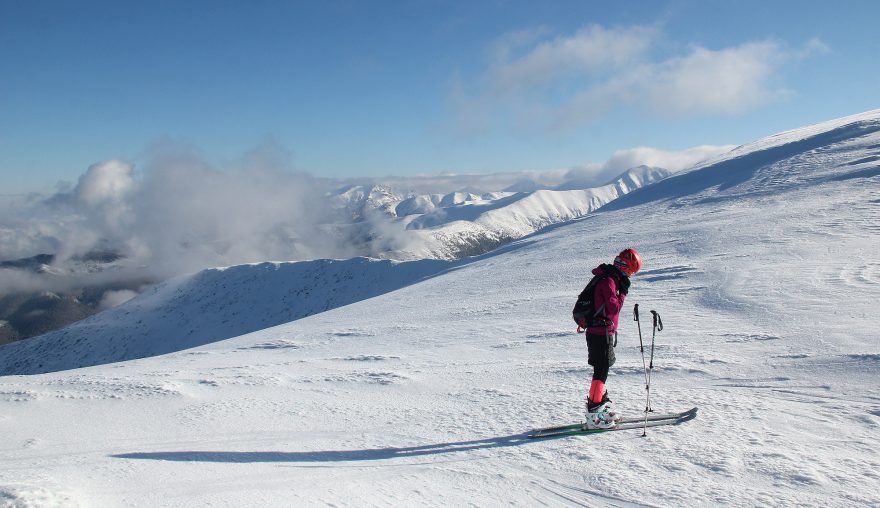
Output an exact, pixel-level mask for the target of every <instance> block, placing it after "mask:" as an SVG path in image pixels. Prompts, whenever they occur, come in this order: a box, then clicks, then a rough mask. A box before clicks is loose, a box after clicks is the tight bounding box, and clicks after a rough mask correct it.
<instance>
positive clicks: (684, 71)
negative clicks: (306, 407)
mask: <svg viewBox="0 0 880 508" xmlns="http://www.w3.org/2000/svg"><path fill="white" fill-rule="evenodd" d="M616 3H617V2H589V1H571V2H553V1H548V2H530V1H522V2H518V1H500V0H498V1H479V2H464V1H428V0H412V1H401V2H392V1H371V2H367V1H332V0H328V1H320V2H295V1H284V2H282V1H277V2H268V1H250V2H228V1H204V2H202V1H164V0H161V1H150V2H133V1H121V2H120V1H108V2H95V1H87V0H84V1H81V2H68V1H29V2H24V1H17V0H0V194H9V193H19V192H25V191H47V190H51V189H52V188H53V186H55V184H56V183H57V182H59V181H62V182H63V181H67V182H72V183H75V182H76V180H77V178H78V177H79V176H80V175H81V174H82V173H83V172H84V171H85V170H86V169H87V168H88V166H89V165H91V164H93V163H96V162H99V161H103V160H108V159H122V160H124V161H127V162H129V163H132V164H134V165H135V167H136V168H138V167H140V166H142V165H143V162H144V160H145V158H146V157H147V156H146V154H147V153H148V151H149V150H150V147H151V146H155V145H156V143H159V142H163V141H166V140H173V141H175V142H178V143H186V144H189V145H192V146H194V147H197V148H198V150H199V151H200V152H201V154H202V155H203V157H204V158H205V159H206V160H208V161H209V162H211V163H212V164H217V165H221V166H222V165H223V163H224V161H229V160H234V159H236V158H239V157H241V156H242V155H243V154H245V153H247V152H248V151H249V150H252V149H254V148H255V147H258V146H261V145H265V144H267V143H274V144H277V145H280V146H282V147H284V148H285V149H286V150H288V151H289V153H290V154H291V160H292V165H293V167H295V168H296V169H297V170H300V171H305V172H308V173H311V174H313V175H316V176H325V177H359V176H383V175H413V174H434V173H440V172H456V173H485V172H500V171H519V170H547V169H558V168H571V167H576V166H580V165H584V164H587V163H590V162H602V161H604V160H606V159H608V158H609V157H611V156H612V155H613V154H614V153H615V152H616V151H619V150H625V149H629V148H634V147H639V146H643V147H653V148H657V149H661V150H668V151H676V150H683V149H686V148H689V147H694V146H697V145H726V144H739V143H744V142H748V141H751V140H753V139H755V138H758V137H761V136H764V135H767V134H771V133H774V132H777V131H781V130H785V129H789V128H795V127H799V126H802V125H806V124H810V123H815V122H819V121H823V120H829V119H832V118H837V117H841V116H845V115H848V114H853V113H857V112H861V111H865V110H869V109H875V108H878V107H880V86H878V84H880V79H878V78H880V75H878V74H880V71H878V68H880V66H878V65H877V62H878V60H877V55H878V54H880V36H878V35H877V34H876V20H877V19H880V2H873V1H868V0H865V1H841V2H814V1H804V0H800V1H791V2H789V1H773V2H766V1H757V2H746V1H741V2H729V1H724V2H722V1H684V0H678V1H676V0H671V1H666V2H662V1H644V2H619V3H621V4H624V5H623V6H622V7H620V6H616V5H615V4H616Z"/></svg>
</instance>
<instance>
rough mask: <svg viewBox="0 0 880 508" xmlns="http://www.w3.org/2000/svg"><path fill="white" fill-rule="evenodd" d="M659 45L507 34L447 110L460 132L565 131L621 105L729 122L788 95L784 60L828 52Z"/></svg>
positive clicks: (628, 36)
mask: <svg viewBox="0 0 880 508" xmlns="http://www.w3.org/2000/svg"><path fill="white" fill-rule="evenodd" d="M663 38H664V34H663V32H662V30H661V29H660V28H658V27H649V26H628V27H613V28H607V27H603V26H600V25H588V26H586V27H584V28H582V29H580V30H578V31H577V32H575V33H573V34H562V35H560V34H552V33H551V32H549V31H548V30H547V29H546V28H541V29H536V30H532V31H524V32H518V33H515V34H509V35H506V36H503V37H502V38H500V39H499V41H498V42H496V43H495V44H494V45H493V48H492V50H491V51H490V52H489V55H490V58H489V61H488V62H487V64H486V66H485V67H484V69H483V71H482V72H481V74H480V75H477V76H471V77H469V78H465V77H462V76H458V77H457V78H456V79H455V82H454V88H453V89H452V90H451V93H450V97H451V100H450V103H451V104H452V105H453V106H454V107H455V108H457V114H458V115H459V118H460V119H463V120H465V121H466V126H468V127H471V128H473V127H474V126H480V127H481V128H482V129H483V130H487V129H489V128H490V127H491V126H492V125H495V124H501V123H503V124H508V125H509V124H513V125H517V124H524V125H530V126H535V125H538V126H542V127H544V128H548V129H571V128H574V127H578V126H581V125H584V124H589V123H592V122H596V121H598V120H600V119H601V118H603V117H604V116H605V115H606V114H607V113H609V112H610V111H612V110H614V109H615V108H617V107H619V106H622V105H627V106H630V107H634V108H635V109H636V110H637V111H641V112H642V113H643V114H648V115H664V116H692V115H732V114H739V113H743V112H746V111H749V110H752V109H755V108H758V107H761V106H763V105H765V104H768V103H770V102H772V101H774V100H777V99H779V98H780V97H785V96H786V95H788V94H789V93H790V90H788V89H787V88H786V87H785V85H784V84H783V83H782V79H781V71H782V69H783V67H784V65H785V64H786V63H788V62H790V61H793V60H800V59H805V58H809V57H811V56H813V55H816V54H821V53H827V52H828V51H830V49H829V48H828V47H827V45H825V44H824V43H823V42H822V41H821V40H820V39H818V38H815V39H811V40H810V41H808V42H807V43H806V44H805V45H804V46H803V47H802V48H790V47H789V46H788V45H787V44H785V43H783V42H780V41H776V40H758V41H747V42H743V43H742V44H739V45H735V46H731V47H726V48H720V49H710V48H706V47H703V46H701V45H691V46H689V47H688V48H687V49H686V50H684V51H683V52H681V53H680V54H672V55H664V56H662V57H661V56H658V51H656V50H655V48H658V47H659V46H660V45H661V42H662V41H663ZM452 98H454V99H452Z"/></svg>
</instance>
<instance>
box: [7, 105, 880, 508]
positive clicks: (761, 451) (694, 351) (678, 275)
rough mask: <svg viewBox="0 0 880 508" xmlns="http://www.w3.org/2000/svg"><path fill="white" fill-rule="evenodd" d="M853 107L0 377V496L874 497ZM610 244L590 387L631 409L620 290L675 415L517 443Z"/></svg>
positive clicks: (654, 501)
mask: <svg viewBox="0 0 880 508" xmlns="http://www.w3.org/2000/svg"><path fill="white" fill-rule="evenodd" d="M858 118H859V119H861V123H860V124H858V125H860V126H861V127H859V128H854V127H852V126H851V125H847V123H846V122H837V123H836V124H832V127H834V126H836V127H835V128H836V129H837V131H835V132H836V133H837V134H834V133H832V134H833V135H832V134H829V135H823V134H822V131H821V128H818V127H814V128H810V129H806V130H801V131H796V132H795V133H789V134H787V135H780V136H776V137H771V138H769V139H767V140H761V141H759V142H757V143H755V144H754V146H753V147H752V149H756V147H757V149H763V148H768V147H769V148H772V146H774V145H773V144H772V143H774V142H780V140H781V141H787V140H788V141H791V140H795V141H796V140H797V139H798V137H797V136H802V137H803V136H820V139H823V140H827V142H825V143H802V144H801V145H799V146H804V147H806V149H804V150H800V151H795V152H792V153H791V154H788V155H787V156H786V157H783V158H781V159H779V160H769V162H767V163H766V164H764V165H762V166H760V167H757V168H747V173H748V175H746V177H743V178H738V177H737V175H732V176H731V177H732V178H734V180H735V181H736V183H735V185H728V186H727V187H725V188H724V189H723V190H722V189H721V188H720V187H718V186H713V185H709V186H707V187H705V188H700V189H696V190H695V191H694V192H691V190H694V189H682V191H681V193H680V194H678V195H675V194H669V193H668V189H661V191H662V192H661V193H660V194H658V195H659V196H661V197H662V199H658V200H650V199H646V198H645V196H647V193H649V192H650V190H651V189H650V187H649V188H645V189H644V190H642V191H638V192H636V193H633V194H631V195H630V196H633V200H634V201H633V203H634V204H632V205H631V206H630V207H628V208H621V209H615V210H607V211H601V212H600V213H596V214H593V215H590V216H588V217H587V218H585V219H583V220H580V221H576V222H574V223H572V224H569V225H566V226H564V227H557V228H553V229H551V230H549V231H546V232H544V233H541V234H538V235H534V236H532V237H530V238H528V239H526V240H525V241H522V242H519V243H517V244H515V245H513V246H511V247H510V248H508V249H505V250H504V252H503V253H497V254H494V255H488V256H484V257H482V258H480V259H477V260H474V262H472V263H470V264H466V265H464V266H461V267H459V268H458V269H456V270H454V271H449V272H447V273H445V274H443V275H441V276H437V277H433V278H430V279H427V280H422V281H421V282H418V283H415V284H412V285H404V284H396V285H395V284H394V281H389V286H395V287H401V288H400V289H398V290H397V291H393V292H389V293H387V294H384V295H381V296H377V297H375V298H371V299H368V300H364V301H361V302H359V303H356V304H353V305H348V306H345V307H340V308H337V309H334V310H330V311H327V312H322V313H318V314H314V315H311V316H309V317H305V318H304V319H300V320H297V321H293V322H290V323H287V324H282V325H280V326H275V327H274V328H268V329H265V330H258V331H254V332H253V333H249V334H247V335H241V336H238V337H234V338H229V339H227V340H223V341H220V342H215V343H213V344H208V345H204V346H201V347H199V348H197V349H189V350H185V351H180V352H177V353H172V354H166V355H163V356H156V357H153V358H143V359H138V360H132V361H128V362H124V363H115V364H107V365H98V366H93V367H87V368H80V369H75V370H70V371H64V372H55V373H48V374H40V375H33V376H6V377H2V378H0V432H2V435H3V440H2V449H0V456H2V459H3V460H2V463H3V468H2V470H0V506H53V505H56V506H77V505H80V506H120V505H137V506H203V505H218V506H240V505H249V506H257V505H259V506H294V505H303V504H305V505H336V506H339V505H345V506H371V505H385V506H387V505H431V506H449V505H478V506H496V505H499V504H515V505H528V506H532V505H550V506H558V505H563V506H565V505H587V506H693V505H730V506H764V505H771V506H777V505H782V506H794V505H798V506H871V505H874V506H876V505H880V494H878V491H877V488H876V486H877V485H878V483H880V473H878V472H880V452H878V451H877V447H876V443H877V436H878V430H880V388H878V386H880V385H878V372H880V370H878V366H880V348H878V346H877V333H876V331H875V330H876V326H875V316H876V312H875V310H876V309H875V308H874V302H876V301H877V300H878V297H880V285H878V283H880V263H878V261H877V256H876V253H877V251H878V247H880V240H878V238H880V237H878V233H880V230H878V228H880V226H878V225H880V207H878V206H877V205H878V203H880V185H878V184H880V181H878V177H880V174H878V172H877V171H876V167H877V166H876V161H877V159H876V158H875V157H876V156H877V155H878V146H880V129H878V128H877V127H878V126H880V121H878V118H880V112H873V114H870V115H862V116H861V117H858ZM825 128H826V129H827V128H828V127H827V126H826V127H825ZM786 136H788V137H786ZM774 140H775V141H774ZM737 153H741V151H740V152H737ZM761 160H763V159H761ZM708 168H709V169H710V170H711V169H712V166H708ZM689 174H690V175H692V174H693V173H689ZM687 175H688V174H685V175H683V176H684V177H686V178H685V181H689V180H688V178H692V177H688V176H687ZM675 178H676V177H673V178H671V179H669V180H666V182H673V183H674V180H675ZM725 178H727V177H725ZM710 183H711V182H710ZM637 194H642V196H641V197H639V196H637ZM636 198H637V199H636ZM610 238H617V239H616V240H614V241H613V242H610V240H609V239H610ZM612 243H613V244H612ZM624 244H625V245H632V246H635V247H636V248H637V249H639V250H640V252H642V255H643V258H644V260H645V265H646V266H645V270H644V271H643V272H642V273H640V274H639V275H637V276H636V277H635V278H634V279H633V286H632V291H631V294H630V296H629V297H628V299H627V303H626V310H625V312H624V314H622V318H621V336H620V341H619V346H618V350H617V353H618V354H617V356H618V360H617V364H616V365H615V366H614V367H613V368H612V372H611V376H610V377H609V380H608V389H609V393H610V395H611V398H612V399H614V401H615V403H616V406H617V407H618V408H619V410H621V411H622V412H623V413H625V414H630V415H632V414H636V415H637V414H640V412H641V411H642V410H643V409H644V406H645V389H644V388H645V387H644V383H645V379H644V370H643V367H642V357H641V355H640V353H639V335H638V328H637V326H636V323H635V322H634V321H633V320H632V315H631V309H632V304H633V303H639V304H640V310H641V317H642V326H641V334H642V341H643V342H644V343H645V344H646V345H649V344H650V343H651V340H652V330H651V323H650V313H649V310H650V309H656V310H657V311H658V312H660V314H661V315H662V318H663V323H664V325H665V329H664V330H663V331H662V332H659V333H657V334H656V336H655V337H654V340H655V351H654V365H655V368H654V370H653V372H652V384H651V404H652V407H653V408H654V409H656V410H679V409H686V408H690V407H692V406H699V408H700V412H699V415H698V416H697V418H696V419H695V420H693V421H690V422H687V423H684V424H682V425H679V426H671V427H660V428H651V429H648V432H647V437H641V431H627V432H615V433H608V434H598V435H592V436H584V437H569V438H564V439H544V440H529V439H526V438H525V437H524V434H523V433H524V432H526V431H527V430H528V429H530V428H534V427H538V426H544V425H549V424H553V423H571V422H575V421H578V420H580V419H581V418H582V411H583V399H584V396H585V393H586V390H587V388H588V386H589V379H590V375H591V372H592V369H591V368H590V367H589V366H588V365H586V348H585V345H584V339H583V337H581V336H578V335H577V334H575V333H574V327H573V326H571V325H572V324H571V323H569V321H570V317H569V315H568V314H569V310H570V307H571V304H572V300H573V298H574V297H575V296H576V295H577V294H578V292H579V291H580V290H581V289H582V287H583V286H584V284H586V282H587V280H588V276H589V275H588V274H589V270H591V269H592V268H593V267H594V266H596V265H597V264H599V263H600V262H607V261H609V259H610V257H611V256H613V254H614V252H616V250H618V249H619V248H620V247H621V246H624ZM385 276H386V277H393V276H394V275H393V272H390V271H389V272H387V275H385ZM403 286H405V287H403ZM129 308H131V307H129ZM120 309H125V306H123V307H121V308H120ZM244 310H245V309H237V310H236V311H237V312H241V311H244ZM131 319H134V318H131Z"/></svg>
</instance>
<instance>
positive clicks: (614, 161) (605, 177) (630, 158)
mask: <svg viewBox="0 0 880 508" xmlns="http://www.w3.org/2000/svg"><path fill="white" fill-rule="evenodd" d="M735 147H736V145H720V146H715V145H701V146H695V147H692V148H686V149H684V150H660V149H658V148H651V147H647V146H640V147H636V148H629V149H626V150H617V151H616V152H614V153H613V154H612V155H611V157H609V158H608V160H606V161H605V162H603V163H589V164H584V165H582V166H580V167H577V168H573V169H571V170H570V171H569V172H568V173H567V174H566V176H565V180H566V182H578V183H580V184H581V186H590V185H601V184H604V183H607V182H608V181H609V180H611V179H612V178H614V177H616V176H617V175H619V174H621V173H623V172H624V171H626V170H628V169H630V168H634V167H637V166H653V167H659V168H663V169H667V170H669V171H672V172H673V173H674V172H677V171H681V170H683V169H689V168H692V167H694V166H696V165H697V164H699V163H700V162H703V161H705V160H708V159H711V158H713V157H717V156H719V155H722V154H724V153H727V152H729V151H730V150H732V149H734V148H735ZM567 185H570V184H567Z"/></svg>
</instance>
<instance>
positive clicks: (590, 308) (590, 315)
mask: <svg viewBox="0 0 880 508" xmlns="http://www.w3.org/2000/svg"><path fill="white" fill-rule="evenodd" d="M607 278H608V275H595V276H594V277H593V278H592V279H590V282H589V283H588V284H587V287H585V288H584V290H583V291H581V294H580V295H578V299H577V302H576V303H575V304H574V308H573V309H572V310H571V317H572V318H573V319H574V322H575V323H577V325H578V333H583V332H584V330H586V329H587V327H588V326H589V325H590V323H591V322H592V321H593V319H594V318H595V317H596V306H595V304H594V303H593V298H594V297H595V296H596V284H598V283H599V281H602V280H605V279H607Z"/></svg>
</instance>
